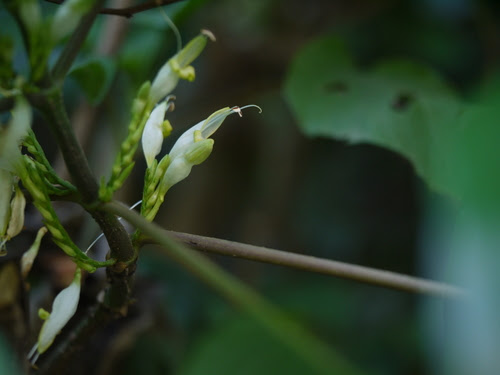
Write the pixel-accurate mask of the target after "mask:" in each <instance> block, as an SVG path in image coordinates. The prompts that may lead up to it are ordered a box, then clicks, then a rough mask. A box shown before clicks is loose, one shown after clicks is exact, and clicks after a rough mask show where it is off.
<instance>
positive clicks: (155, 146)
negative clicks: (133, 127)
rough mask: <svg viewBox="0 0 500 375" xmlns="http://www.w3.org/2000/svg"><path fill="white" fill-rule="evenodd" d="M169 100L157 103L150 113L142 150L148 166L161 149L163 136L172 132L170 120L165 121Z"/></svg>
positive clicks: (143, 136)
mask: <svg viewBox="0 0 500 375" xmlns="http://www.w3.org/2000/svg"><path fill="white" fill-rule="evenodd" d="M167 109H168V104H167V101H164V102H162V103H161V104H159V105H157V106H156V107H155V109H153V111H152V112H151V115H149V118H148V120H147V121H146V125H145V126H144V131H143V133H142V151H143V152H144V157H145V158H146V163H147V164H148V167H150V166H151V164H152V163H153V160H154V159H155V157H156V155H158V154H159V153H160V151H161V145H162V143H163V138H164V137H165V136H166V135H168V133H170V131H171V129H172V127H171V126H170V123H169V122H168V121H164V119H165V113H166V112H167Z"/></svg>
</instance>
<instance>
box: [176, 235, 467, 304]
mask: <svg viewBox="0 0 500 375" xmlns="http://www.w3.org/2000/svg"><path fill="white" fill-rule="evenodd" d="M167 233H168V234H169V235H170V236H171V237H172V238H175V239H176V240H178V241H181V242H183V243H185V244H186V245H188V246H190V247H193V248H195V249H197V250H202V251H207V252H210V253H216V254H221V255H227V256H231V257H236V258H243V259H248V260H255V261H258V262H264V263H271V264H277V265H281V266H285V267H293V268H299V269H302V270H305V271H309V272H317V273H322V274H326V275H330V276H337V277H341V278H344V279H349V280H355V281H359V282H362V283H366V284H371V285H378V286H382V287H385V288H390V289H396V290H401V291H405V292H411V293H420V294H427V295H431V296H432V295H434V296H439V297H446V298H459V297H465V296H466V294H467V293H466V291H465V290H463V289H461V288H458V287H455V286H452V285H448V284H444V283H440V282H436V281H431V280H425V279H421V278H417V277H413V276H408V275H402V274H399V273H396V272H391V271H385V270H379V269H374V268H369V267H364V266H359V265H355V264H349V263H343V262H338V261H334V260H330V259H322V258H317V257H314V256H310V255H303V254H297V253H292V252H288V251H281V250H274V249H269V248H266V247H260V246H254V245H248V244H244V243H240V242H233V241H227V240H222V239H218V238H211V237H203V236H197V235H194V234H189V233H179V232H174V231H167Z"/></svg>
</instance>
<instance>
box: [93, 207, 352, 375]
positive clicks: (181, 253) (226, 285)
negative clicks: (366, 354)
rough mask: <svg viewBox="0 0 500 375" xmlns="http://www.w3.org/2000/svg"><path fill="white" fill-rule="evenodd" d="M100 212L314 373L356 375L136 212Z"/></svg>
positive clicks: (242, 286) (299, 328) (304, 332)
mask: <svg viewBox="0 0 500 375" xmlns="http://www.w3.org/2000/svg"><path fill="white" fill-rule="evenodd" d="M103 209H104V210H106V211H108V212H110V213H113V214H115V215H118V216H121V217H122V218H123V219H125V220H127V221H128V222H129V223H130V224H132V225H134V226H135V227H136V228H137V229H139V230H140V231H141V232H142V233H144V234H145V235H147V236H149V237H150V238H152V239H153V240H154V241H155V242H156V243H157V244H159V245H160V246H161V247H162V249H163V250H164V251H165V254H166V255H168V256H169V257H170V258H172V259H174V260H175V261H176V262H178V263H180V264H181V265H183V266H184V267H185V268H186V269H188V270H190V271H191V272H192V273H193V274H195V275H196V276H197V277H198V278H200V279H201V280H202V281H204V282H205V283H206V284H207V285H209V286H210V287H212V288H213V289H214V290H215V291H217V292H218V293H220V294H221V295H222V296H224V297H225V298H227V299H228V300H229V301H231V302H232V303H234V304H236V305H238V306H239V307H241V308H242V309H243V310H244V311H245V312H247V313H248V314H249V315H251V316H252V317H253V318H255V319H256V320H257V321H258V322H260V323H261V324H262V325H263V327H265V328H266V329H267V330H268V331H269V332H270V333H271V334H273V335H274V336H275V337H276V338H278V339H279V340H281V341H282V342H283V343H284V344H286V345H288V346H289V347H290V348H291V349H292V350H294V351H295V352H296V354H297V355H299V356H300V357H302V359H304V360H305V361H307V362H308V363H309V364H310V365H311V367H312V368H313V369H315V370H316V371H317V373H319V374H347V373H349V374H352V375H355V374H358V373H359V372H358V371H357V370H356V369H354V368H353V367H352V366H351V365H350V364H348V363H345V361H344V360H343V359H342V358H341V357H340V356H339V355H338V354H337V353H336V352H334V351H333V350H331V349H330V348H328V347H327V346H326V345H325V344H324V343H322V342H321V341H320V340H318V339H317V338H316V337H315V336H313V335H311V334H310V333H309V332H308V331H307V330H305V329H304V328H303V327H302V326H300V325H299V324H297V323H296V322H295V321H294V320H293V319H290V317H288V316H287V315H285V314H284V313H282V312H281V311H280V310H279V309H277V308H276V307H275V306H274V305H272V304H271V303H269V302H268V301H266V300H265V299H264V298H263V297H261V296H260V295H259V294H257V293H256V292H255V291H254V290H253V289H251V288H250V287H248V286H246V285H245V284H243V283H242V282H241V281H240V280H238V279H237V278H235V277H234V276H232V275H231V274H229V273H227V272H225V271H224V270H223V269H222V268H220V267H219V266H217V265H216V264H215V263H213V262H211V261H210V259H208V258H207V257H206V256H204V255H203V254H200V253H197V252H195V251H193V250H191V249H189V248H187V247H185V246H184V245H181V244H179V243H178V242H176V241H174V240H172V239H171V238H170V236H169V235H168V233H167V231H165V230H164V229H162V228H161V227H159V226H158V225H156V224H154V223H150V222H148V221H146V220H145V219H144V218H143V217H142V216H140V215H139V214H138V213H136V212H135V211H131V210H129V209H128V208H127V207H125V206H124V205H122V204H120V203H117V202H111V203H105V204H103Z"/></svg>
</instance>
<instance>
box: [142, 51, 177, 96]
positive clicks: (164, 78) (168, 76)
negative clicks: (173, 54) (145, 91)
mask: <svg viewBox="0 0 500 375" xmlns="http://www.w3.org/2000/svg"><path fill="white" fill-rule="evenodd" d="M178 82H179V76H178V75H177V73H175V72H174V71H173V70H172V67H171V66H170V60H169V61H167V62H166V63H165V64H164V65H163V66H162V67H161V69H160V71H159V72H158V74H157V75H156V77H155V79H154V80H153V84H152V85H151V90H150V91H149V98H150V100H151V103H158V102H159V101H160V100H162V99H163V98H164V97H166V96H167V95H168V94H170V93H171V92H172V91H173V90H174V89H175V86H177V83H178Z"/></svg>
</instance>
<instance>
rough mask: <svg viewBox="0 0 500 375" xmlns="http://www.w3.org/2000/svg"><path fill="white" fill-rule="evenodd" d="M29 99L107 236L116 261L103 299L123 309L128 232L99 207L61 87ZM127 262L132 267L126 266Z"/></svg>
mask: <svg viewBox="0 0 500 375" xmlns="http://www.w3.org/2000/svg"><path fill="white" fill-rule="evenodd" d="M29 99H30V101H31V103H32V104H33V106H34V107H36V108H38V109H39V110H40V111H41V112H42V113H43V115H44V116H45V118H46V120H47V122H48V124H49V126H50V128H51V130H52V132H53V133H54V135H55V137H56V141H57V144H58V145H59V147H60V148H61V152H62V155H63V157H64V161H65V162H66V166H67V169H68V171H69V173H70V175H71V178H72V180H73V182H74V184H75V186H76V187H77V189H78V191H79V193H80V194H81V197H82V201H83V202H82V203H83V206H84V208H85V209H86V210H87V211H88V212H89V213H90V214H91V215H92V217H93V218H94V220H95V221H96V222H97V224H98V225H99V226H100V227H101V229H102V231H103V233H104V235H105V236H106V239H107V240H108V244H109V247H110V251H111V253H110V256H111V258H114V259H116V264H115V265H114V266H113V267H111V268H109V269H108V276H109V278H110V284H111V288H110V290H109V291H108V292H109V293H108V296H109V299H107V300H106V303H107V304H108V307H109V308H111V309H116V310H118V311H123V309H124V307H125V306H127V304H128V298H129V287H128V284H129V278H130V275H131V274H132V273H133V271H134V268H135V265H133V263H134V261H135V259H136V251H135V250H134V248H133V246H132V242H131V241H130V238H129V236H128V233H127V232H126V231H125V228H123V226H122V225H121V224H120V222H119V221H118V219H117V218H116V217H115V216H113V215H112V214H110V213H108V212H104V211H101V210H100V209H99V206H98V203H99V202H98V185H97V182H96V180H95V178H94V176H93V174H92V171H91V170H90V167H89V165H88V161H87V158H86V157H85V155H84V153H83V151H82V149H81V147H80V145H79V144H78V142H77V140H76V137H75V134H74V132H73V128H72V127H71V124H70V122H69V119H68V115H67V114H66V110H65V108H64V104H63V100H62V93H61V91H60V90H59V89H53V90H51V91H50V92H48V93H45V94H36V95H35V94H33V95H29ZM129 265H131V269H130V270H126V269H127V267H128V266H129Z"/></svg>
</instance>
